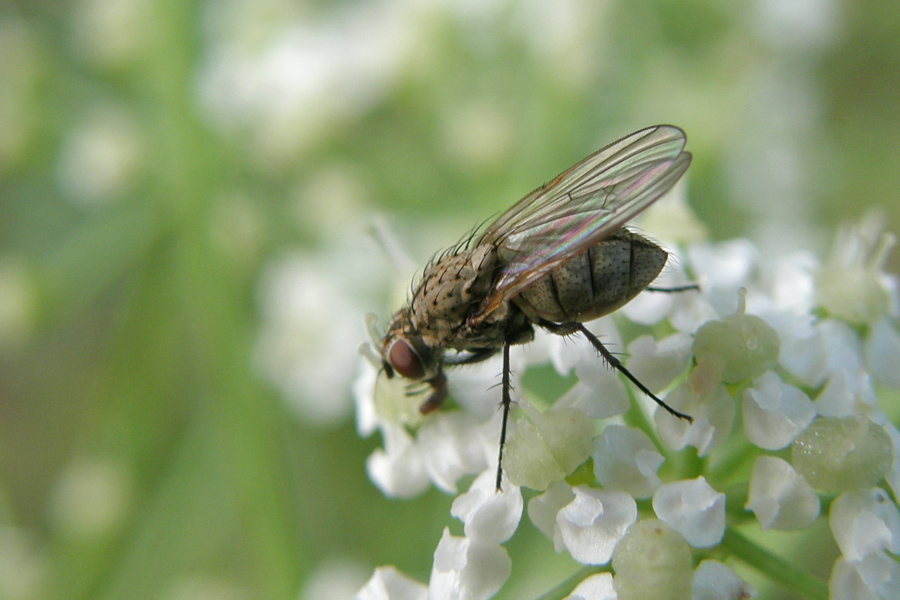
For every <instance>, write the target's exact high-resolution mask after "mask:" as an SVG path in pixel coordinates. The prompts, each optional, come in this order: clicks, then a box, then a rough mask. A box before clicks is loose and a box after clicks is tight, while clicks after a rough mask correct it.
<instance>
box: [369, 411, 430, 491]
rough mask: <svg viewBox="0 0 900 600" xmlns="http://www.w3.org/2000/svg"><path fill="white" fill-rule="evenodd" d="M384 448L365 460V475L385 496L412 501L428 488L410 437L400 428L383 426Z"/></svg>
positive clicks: (390, 424) (422, 465)
mask: <svg viewBox="0 0 900 600" xmlns="http://www.w3.org/2000/svg"><path fill="white" fill-rule="evenodd" d="M381 431H382V435H383V436H384V449H381V448H376V449H375V451H374V452H373V453H372V454H371V455H370V456H369V458H368V460H366V472H367V473H368V474H369V479H371V480H372V483H374V484H375V485H376V486H378V489H380V490H381V491H382V492H383V493H384V495H385V496H389V497H392V498H412V497H413V496H418V495H419V494H421V493H422V492H424V491H425V490H426V489H428V485H429V479H428V473H427V472H426V471H425V464H424V462H423V461H422V457H421V455H420V454H419V451H418V449H417V448H416V445H415V441H414V440H413V438H412V436H411V435H409V433H407V431H406V429H404V428H403V426H401V425H394V424H392V423H385V424H384V425H383V426H382V428H381Z"/></svg>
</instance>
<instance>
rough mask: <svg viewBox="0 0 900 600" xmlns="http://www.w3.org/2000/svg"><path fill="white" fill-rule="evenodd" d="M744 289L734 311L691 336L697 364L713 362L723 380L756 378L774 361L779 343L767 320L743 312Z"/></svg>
mask: <svg viewBox="0 0 900 600" xmlns="http://www.w3.org/2000/svg"><path fill="white" fill-rule="evenodd" d="M746 297H747V291H746V290H744V289H743V288H742V289H741V291H740V292H739V296H738V308H737V311H736V312H735V313H734V314H733V315H730V316H728V317H725V319H723V320H721V321H709V322H708V323H706V324H704V325H703V326H702V327H701V328H700V330H699V331H697V335H696V336H695V338H694V349H693V351H694V356H695V357H696V358H697V363H698V364H701V365H716V366H717V368H719V369H721V373H722V374H721V378H722V381H724V382H725V383H739V382H741V381H745V380H747V379H752V378H754V377H759V376H760V375H762V374H763V373H765V372H766V371H769V370H771V369H772V368H773V367H775V365H776V364H777V363H778V355H779V353H780V351H781V342H780V341H779V339H778V334H777V333H775V330H774V329H772V328H771V327H770V326H769V325H768V323H766V322H765V321H764V320H762V319H761V318H759V317H757V316H755V315H748V314H745V312H744V311H745V310H746Z"/></svg>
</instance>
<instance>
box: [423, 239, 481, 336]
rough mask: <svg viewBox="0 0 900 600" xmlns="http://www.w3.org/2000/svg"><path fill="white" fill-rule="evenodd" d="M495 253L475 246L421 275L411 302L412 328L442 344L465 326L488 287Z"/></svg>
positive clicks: (433, 266)
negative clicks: (420, 280) (413, 326)
mask: <svg viewBox="0 0 900 600" xmlns="http://www.w3.org/2000/svg"><path fill="white" fill-rule="evenodd" d="M496 256H497V255H496V252H495V251H494V249H493V247H491V246H479V247H477V248H473V249H471V250H462V251H460V252H458V253H457V254H453V255H449V256H445V257H443V258H441V259H440V260H439V261H437V262H436V263H435V264H434V265H432V266H431V267H429V268H428V269H427V270H426V271H425V274H424V275H423V276H422V282H421V283H420V284H419V286H418V288H416V291H415V294H414V296H413V300H412V318H413V324H414V325H415V327H416V329H418V330H419V331H420V332H422V334H423V335H425V336H426V339H427V338H431V339H432V340H433V341H434V342H436V343H440V344H445V343H447V342H448V341H449V340H451V339H452V338H453V336H454V335H455V334H456V332H458V331H459V329H460V328H461V327H462V326H463V325H464V324H465V322H466V318H467V316H468V315H469V313H470V312H471V311H472V310H473V309H474V308H475V307H477V306H478V304H479V303H480V302H481V300H482V299H484V297H485V296H486V295H487V294H488V292H489V291H490V288H491V283H492V278H493V270H494V263H495V260H496Z"/></svg>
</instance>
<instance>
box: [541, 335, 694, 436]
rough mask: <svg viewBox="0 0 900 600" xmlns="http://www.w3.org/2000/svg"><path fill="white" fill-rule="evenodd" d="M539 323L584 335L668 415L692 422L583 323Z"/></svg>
mask: <svg viewBox="0 0 900 600" xmlns="http://www.w3.org/2000/svg"><path fill="white" fill-rule="evenodd" d="M539 325H540V326H541V327H543V328H544V329H546V330H547V331H549V332H550V333H555V334H557V335H569V334H571V333H575V332H579V333H581V334H582V335H583V336H584V337H586V338H587V340H588V341H589V342H590V343H591V345H592V346H593V347H594V348H595V349H596V350H597V352H599V353H600V356H602V357H603V360H605V361H606V362H607V364H608V365H609V366H611V367H612V368H614V369H616V370H618V371H619V372H620V373H622V375H624V376H625V377H627V378H628V380H629V381H630V382H631V383H633V384H634V385H635V386H636V387H637V388H638V389H639V390H641V391H642V392H644V393H645V394H647V395H648V396H650V397H651V398H652V399H653V401H654V402H656V403H657V404H659V405H660V406H661V407H662V408H663V409H665V410H666V412H668V413H669V414H670V415H673V416H676V417H678V418H679V419H685V420H686V421H688V422H689V423H693V422H694V419H693V418H692V417H691V416H689V415H686V414H684V413H682V412H678V411H677V410H675V409H674V408H672V407H671V406H669V405H668V404H666V403H665V402H663V401H662V400H660V399H659V398H658V397H657V396H656V394H654V393H653V392H651V391H650V390H649V389H648V388H647V386H645V385H644V384H643V383H641V382H640V380H638V378H637V377H635V376H634V375H632V374H631V371H629V370H628V369H626V368H625V365H623V364H622V361H620V360H619V359H618V358H616V357H615V355H614V354H613V353H612V352H610V351H609V350H608V349H607V348H606V346H604V345H603V343H602V342H601V341H600V340H599V339H598V338H597V336H596V335H594V334H593V333H591V332H590V331H588V328H587V327H585V326H584V323H579V322H577V321H573V322H571V323H554V322H552V321H541V322H540V323H539Z"/></svg>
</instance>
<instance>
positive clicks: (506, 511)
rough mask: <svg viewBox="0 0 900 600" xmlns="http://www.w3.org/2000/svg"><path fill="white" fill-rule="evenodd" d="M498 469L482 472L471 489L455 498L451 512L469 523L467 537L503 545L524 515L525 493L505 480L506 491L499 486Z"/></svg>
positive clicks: (466, 526) (466, 530)
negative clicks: (496, 478) (523, 496)
mask: <svg viewBox="0 0 900 600" xmlns="http://www.w3.org/2000/svg"><path fill="white" fill-rule="evenodd" d="M495 475H496V472H495V470H494V469H492V468H491V469H486V470H485V471H484V472H483V473H481V475H479V476H478V477H477V478H476V479H475V481H474V482H472V485H471V486H470V487H469V491H468V492H466V493H465V494H462V495H460V496H458V497H457V498H456V500H454V501H453V505H452V506H451V507H450V514H451V515H453V516H454V517H456V518H457V519H459V520H460V521H462V522H463V523H465V534H466V537H467V538H470V539H477V540H479V541H482V542H492V543H496V544H500V543H503V542H505V541H506V540H508V539H509V538H511V537H512V534H514V533H515V532H516V528H517V527H518V526H519V520H520V519H521V518H522V507H523V502H522V492H521V491H520V490H519V488H518V487H517V486H514V485H512V484H510V483H509V482H504V485H503V488H502V491H499V492H498V491H497V489H496V487H495V484H496V482H495Z"/></svg>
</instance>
